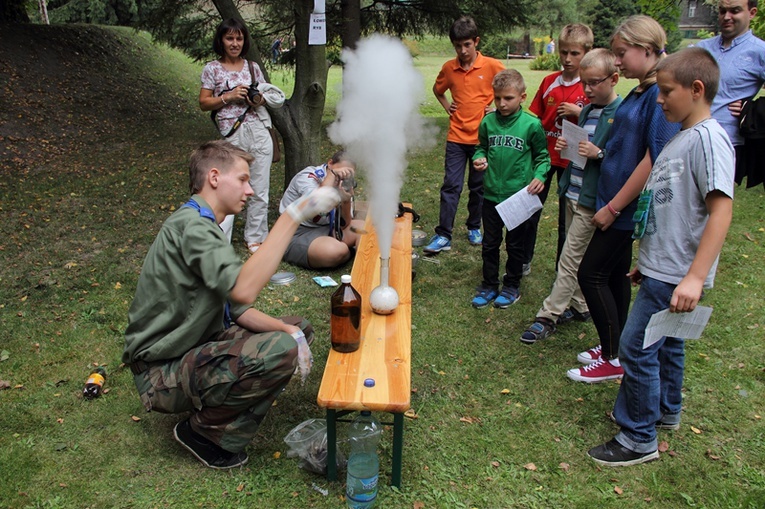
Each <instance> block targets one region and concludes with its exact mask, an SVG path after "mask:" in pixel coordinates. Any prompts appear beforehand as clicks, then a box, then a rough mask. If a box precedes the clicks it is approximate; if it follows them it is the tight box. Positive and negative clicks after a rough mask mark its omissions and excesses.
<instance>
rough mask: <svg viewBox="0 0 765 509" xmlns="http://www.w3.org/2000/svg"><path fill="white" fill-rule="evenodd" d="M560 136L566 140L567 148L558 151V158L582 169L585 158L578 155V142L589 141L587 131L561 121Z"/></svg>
mask: <svg viewBox="0 0 765 509" xmlns="http://www.w3.org/2000/svg"><path fill="white" fill-rule="evenodd" d="M561 136H563V137H564V138H566V143H567V144H568V147H566V148H565V149H563V150H561V151H560V156H561V157H562V158H563V159H568V160H569V161H571V162H572V163H574V164H575V165H577V166H578V167H580V168H584V165H585V164H587V158H586V157H584V156H580V155H579V142H580V141H590V136H589V135H588V134H587V130H586V129H585V128H584V127H579V126H578V125H576V124H574V123H572V122H569V121H568V120H566V119H563V130H562V132H561Z"/></svg>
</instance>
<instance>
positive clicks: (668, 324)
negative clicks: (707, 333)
mask: <svg viewBox="0 0 765 509" xmlns="http://www.w3.org/2000/svg"><path fill="white" fill-rule="evenodd" d="M711 315H712V308H710V307H708V306H696V309H694V310H693V311H691V312H690V313H670V312H669V309H665V310H664V311H659V312H658V313H655V314H654V315H653V316H652V317H651V319H650V320H648V325H647V326H646V328H645V338H644V339H643V348H644V349H645V348H648V347H649V346H651V345H652V344H654V343H656V342H657V341H659V340H660V339H661V338H662V337H664V336H670V337H673V338H685V339H699V338H700V337H701V333H702V332H704V328H705V327H706V326H707V322H709V317H710V316H711Z"/></svg>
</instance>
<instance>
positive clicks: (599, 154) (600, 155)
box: [595, 149, 606, 161]
mask: <svg viewBox="0 0 765 509" xmlns="http://www.w3.org/2000/svg"><path fill="white" fill-rule="evenodd" d="M595 157H597V158H598V161H600V160H602V159H603V158H604V157H606V153H605V152H603V149H600V150H598V155H597V156H595Z"/></svg>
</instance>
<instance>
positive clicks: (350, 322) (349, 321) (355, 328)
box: [329, 275, 361, 353]
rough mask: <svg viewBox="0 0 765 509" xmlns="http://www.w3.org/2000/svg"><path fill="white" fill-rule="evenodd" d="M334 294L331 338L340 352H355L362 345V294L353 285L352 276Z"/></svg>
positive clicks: (344, 279)
mask: <svg viewBox="0 0 765 509" xmlns="http://www.w3.org/2000/svg"><path fill="white" fill-rule="evenodd" d="M341 281H342V285H341V286H340V288H338V289H337V291H336V292H335V293H334V294H333V295H332V315H331V317H330V322H329V326H330V340H331V342H332V348H334V349H335V350H337V351H338V352H344V353H346V352H355V351H356V350H358V349H359V346H360V345H361V295H359V292H357V291H356V289H355V288H353V286H351V276H349V275H344V276H343V277H342V278H341Z"/></svg>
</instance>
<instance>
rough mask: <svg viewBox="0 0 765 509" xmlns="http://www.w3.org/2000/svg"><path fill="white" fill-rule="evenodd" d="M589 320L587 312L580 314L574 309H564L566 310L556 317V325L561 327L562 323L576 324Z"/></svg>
mask: <svg viewBox="0 0 765 509" xmlns="http://www.w3.org/2000/svg"><path fill="white" fill-rule="evenodd" d="M589 319H590V312H589V311H585V312H584V313H580V312H579V311H577V310H576V309H574V308H566V310H565V311H564V312H563V313H561V315H560V316H559V317H558V320H557V321H556V324H558V325H563V324H564V323H568V322H571V321H573V320H576V321H577V322H586V321H587V320H589Z"/></svg>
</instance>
